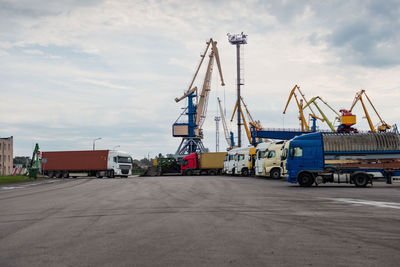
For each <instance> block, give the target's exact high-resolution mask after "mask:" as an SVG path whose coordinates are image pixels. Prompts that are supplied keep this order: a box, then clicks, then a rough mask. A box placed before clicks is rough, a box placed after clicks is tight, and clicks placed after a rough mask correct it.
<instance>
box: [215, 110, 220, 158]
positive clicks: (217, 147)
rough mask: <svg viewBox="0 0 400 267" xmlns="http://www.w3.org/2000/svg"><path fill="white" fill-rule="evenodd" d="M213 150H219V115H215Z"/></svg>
mask: <svg viewBox="0 0 400 267" xmlns="http://www.w3.org/2000/svg"><path fill="white" fill-rule="evenodd" d="M214 120H215V152H219V121H220V120H221V117H220V116H215V117H214Z"/></svg>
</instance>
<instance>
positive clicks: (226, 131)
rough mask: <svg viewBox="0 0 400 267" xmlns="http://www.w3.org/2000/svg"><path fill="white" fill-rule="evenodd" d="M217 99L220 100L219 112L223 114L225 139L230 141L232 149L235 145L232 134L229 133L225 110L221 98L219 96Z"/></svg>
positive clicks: (229, 144)
mask: <svg viewBox="0 0 400 267" xmlns="http://www.w3.org/2000/svg"><path fill="white" fill-rule="evenodd" d="M217 100H218V106H219V112H220V114H221V120H222V127H223V128H224V134H225V139H226V142H227V143H228V149H230V148H232V147H233V144H232V140H231V136H230V134H229V130H228V126H227V125H226V120H225V115H224V112H223V110H222V105H221V100H220V99H219V97H217Z"/></svg>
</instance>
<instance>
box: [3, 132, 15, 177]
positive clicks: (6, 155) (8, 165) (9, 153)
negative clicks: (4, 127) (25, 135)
mask: <svg viewBox="0 0 400 267" xmlns="http://www.w3.org/2000/svg"><path fill="white" fill-rule="evenodd" d="M13 155H14V154H13V137H12V136H11V137H6V138H0V175H11V174H12V171H13V158H14V157H13Z"/></svg>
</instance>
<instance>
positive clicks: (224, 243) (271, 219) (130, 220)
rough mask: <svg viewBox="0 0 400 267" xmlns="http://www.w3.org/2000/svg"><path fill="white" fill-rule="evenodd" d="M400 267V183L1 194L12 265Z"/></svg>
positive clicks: (207, 182) (146, 183)
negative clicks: (365, 186) (362, 185)
mask: <svg viewBox="0 0 400 267" xmlns="http://www.w3.org/2000/svg"><path fill="white" fill-rule="evenodd" d="M31 184H32V183H31ZM399 263H400V184H393V185H386V184H385V183H375V184H374V185H373V186H372V187H368V188H355V187H354V186H352V185H321V186H319V187H312V188H301V187H298V186H296V185H292V184H289V183H287V182H285V181H284V180H270V179H260V178H254V177H253V178H250V177H246V178H245V177H227V176H193V177H188V176H167V177H131V178H128V179H92V178H85V179H83V178H82V179H79V178H78V179H64V180H49V181H46V182H34V183H33V184H32V185H30V184H29V183H28V184H21V185H13V186H11V185H6V186H1V187H0V266H363V267H365V266H399Z"/></svg>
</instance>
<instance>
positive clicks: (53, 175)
mask: <svg viewBox="0 0 400 267" xmlns="http://www.w3.org/2000/svg"><path fill="white" fill-rule="evenodd" d="M47 176H49V178H54V177H55V174H54V172H53V171H49V173H48V174H47Z"/></svg>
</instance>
